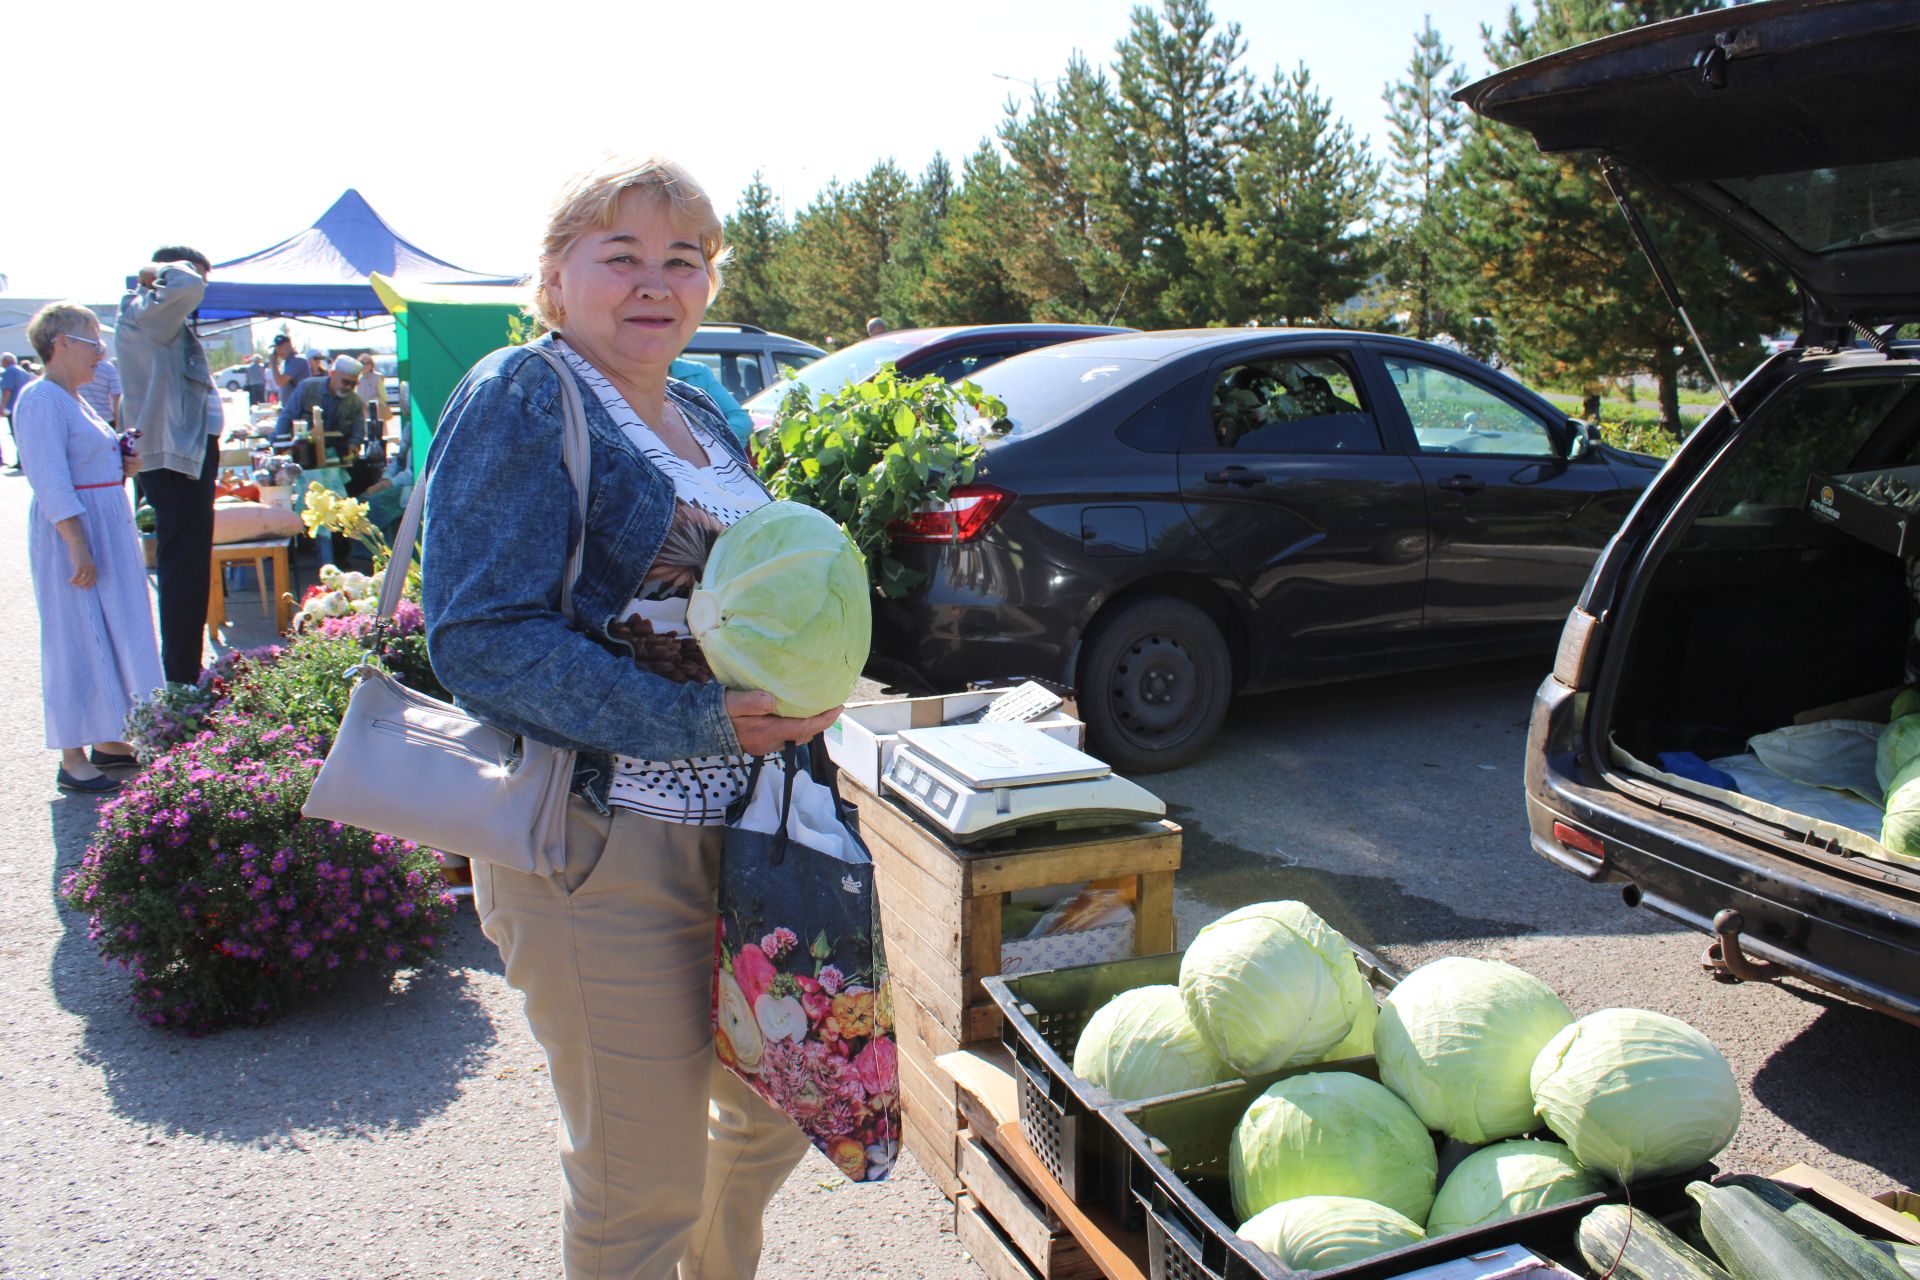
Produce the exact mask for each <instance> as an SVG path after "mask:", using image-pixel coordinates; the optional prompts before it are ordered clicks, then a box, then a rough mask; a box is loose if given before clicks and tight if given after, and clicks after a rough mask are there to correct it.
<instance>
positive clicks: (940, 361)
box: [913, 347, 1013, 382]
mask: <svg viewBox="0 0 1920 1280" xmlns="http://www.w3.org/2000/svg"><path fill="white" fill-rule="evenodd" d="M1012 354H1013V349H1012V348H1011V347H995V348H993V349H992V350H987V351H979V350H975V351H954V352H948V353H946V354H945V355H940V356H936V357H934V359H933V362H932V363H931V364H928V365H926V366H924V367H922V366H921V365H920V364H919V363H918V362H915V364H914V365H913V370H914V376H915V377H925V376H926V375H927V374H929V373H931V374H935V375H937V376H938V377H939V379H940V381H942V382H958V381H960V380H961V379H962V378H971V377H972V376H973V375H974V374H976V373H979V372H980V371H981V370H982V369H986V368H990V367H992V366H993V365H996V364H999V363H1000V362H1001V361H1002V360H1005V359H1006V358H1007V357H1008V356H1010V355H1012Z"/></svg>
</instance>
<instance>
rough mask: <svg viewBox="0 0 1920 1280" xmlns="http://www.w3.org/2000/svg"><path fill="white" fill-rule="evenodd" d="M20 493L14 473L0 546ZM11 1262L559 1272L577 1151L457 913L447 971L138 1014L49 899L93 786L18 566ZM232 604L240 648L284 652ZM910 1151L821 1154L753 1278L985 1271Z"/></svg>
mask: <svg viewBox="0 0 1920 1280" xmlns="http://www.w3.org/2000/svg"><path fill="white" fill-rule="evenodd" d="M28 500H29V491H28V488H27V482H26V481H25V480H24V479H23V478H21V477H19V476H10V475H0V545H4V546H9V547H15V548H22V547H24V546H25V545H26V516H27V504H28ZM0 595H4V597H5V598H8V599H11V600H14V601H15V602H16V604H15V607H14V608H12V609H8V610H6V611H4V612H0V652H6V653H12V654H14V655H16V658H15V660H14V661H13V662H11V663H9V664H6V665H5V666H0V707H4V708H5V712H4V717H3V719H4V722H5V723H7V724H10V725H12V726H13V732H12V733H10V734H9V735H7V737H6V738H5V739H4V740H0V1277H7V1278H9V1280H13V1278H15V1277H18V1278H20V1280H26V1278H27V1277H57V1278H59V1280H68V1278H76V1280H77V1278H80V1277H142V1278H143V1280H145V1278H152V1277H168V1278H172V1277H189V1276H191V1277H219V1278H220V1280H269V1278H273V1280H279V1278H282V1277H285V1278H287V1280H318V1278H320V1277H326V1278H328V1280H346V1278H348V1277H355V1278H358V1277H401V1276H406V1277H446V1278H448V1280H482V1278H484V1280H498V1278H505V1277H523V1276H524V1277H534V1276H557V1275H559V1273H560V1263H559V1208H558V1203H559V1202H558V1164H557V1160H556V1157H555V1154H554V1125H553V1111H552V1097H551V1094H550V1092H549V1090H548V1087H547V1081H546V1076H545V1064H544V1060H543V1058H542V1055H541V1053H540V1050H539V1047H538V1046H537V1045H536V1044H535V1043H534V1042H533V1039H532V1037H531V1036H530V1035H529V1034H528V1032H527V1029H526V1023H525V1020H524V1019H523V1018H522V1017H521V1014H520V1007H519V1003H520V1002H519V999H518V997H517V996H516V995H515V994H514V993H513V992H512V991H511V990H510V989H509V988H508V987H507V985H506V983H505V981H504V980H503V979H502V978H501V976H500V961H499V957H498V955H497V954H496V953H495V952H494V950H493V947H492V945H491V944H490V943H488V942H487V941H486V939H485V938H483V937H482V936H481V935H480V931H479V928H478V927H477V925H476V924H475V923H474V920H473V916H472V913H471V912H470V911H463V912H462V914H461V917H460V922H459V924H458V926H457V927H456V928H454V929H452V930H450V931H449V932H450V937H449V940H448V945H447V948H446V952H445V955H444V957H443V959H442V962H441V963H440V964H438V965H435V966H433V967H431V968H427V969H423V970H420V971H418V972H410V973H405V974H402V975H400V977H399V978H398V979H396V980H395V981H394V982H392V983H391V984H389V983H386V982H381V981H362V982H359V983H357V984H355V985H353V986H350V987H348V988H346V989H343V990H340V991H337V992H335V993H333V994H332V995H330V996H329V997H327V998H326V999H324V1000H322V1001H320V1002H319V1003H316V1004H313V1005H310V1006H308V1007H306V1008H304V1009H302V1010H300V1011H298V1012H296V1013H295V1014H294V1015H293V1016H291V1017H288V1018H286V1019H284V1020H282V1021H280V1022H278V1023H275V1024H273V1025H271V1026H268V1027H263V1028H259V1029H257V1030H244V1031H228V1032H223V1033H221V1034H219V1035H214V1036H208V1037H205V1038H202V1039H187V1038H183V1037H181V1036H177V1035H174V1034H171V1033H167V1032H161V1031H155V1030H152V1029H150V1028H148V1027H145V1026H143V1025H141V1024H139V1023H137V1022H135V1021H134V1019H133V1018H132V1017H131V1016H130V1015H129V1014H128V1012H127V1009H126V1004H125V1000H124V997H123V994H122V988H123V983H122V981H121V980H120V979H119V978H117V977H115V976H114V975H113V974H111V973H109V972H107V971H105V970H104V969H103V968H102V967H101V964H100V961H99V959H98V957H97V955H96V953H95V952H94V949H93V946H92V945H91V944H90V943H89V942H88V941H87V938H86V920H85V918H84V917H83V916H80V915H77V914H75V913H73V912H70V911H67V910H65V909H64V908H62V907H61V906H59V905H58V904H57V902H56V899H55V892H56V885H57V883H58V880H59V877H60V875H61V873H62V871H63V870H64V869H65V868H67V867H69V866H71V865H72V864H74V863H75V862H77V861H78V859H79V857H80V855H81V853H82V851H83V850H84V848H85V846H86V842H87V839H88V837H89V836H90V835H91V833H92V831H93V827H94V822H95V815H94V808H95V802H94V801H92V800H88V799H83V798H76V797H70V796H62V795H61V794H60V793H59V792H57V791H56V790H55V789H54V786H53V771H54V768H55V765H56V764H57V757H56V756H55V755H54V754H53V753H51V752H49V751H47V750H45V749H44V748H43V747H42V746H41V745H40V744H41V742H42V741H43V738H42V730H41V716H40V679H39V657H38V655H39V629H38V619H37V617H36V615H35V612H34V609H33V606H32V599H33V595H32V584H31V581H30V579H29V577H28V574H27V566H26V561H25V557H24V555H19V554H16V555H12V556H8V557H7V558H6V559H4V560H0ZM257 602H258V596H257V595H253V594H240V593H236V597H235V600H234V607H233V610H232V616H233V618H234V619H235V620H236V622H242V621H243V622H244V625H243V626H241V627H240V628H238V629H237V634H236V637H235V640H236V642H237V643H239V644H241V645H249V644H260V643H265V642H266V640H267V639H268V635H267V628H266V627H265V625H264V623H263V620H262V619H261V617H260V612H259V606H258V603H257ZM950 1214H951V1209H950V1207H949V1206H948V1205H947V1202H946V1201H945V1200H944V1199H942V1198H941V1196H940V1193H939V1192H938V1191H937V1190H935V1189H934V1187H933V1185H932V1184H931V1183H930V1182H928V1181H927V1179H926V1177H925V1175H923V1174H922V1173H921V1172H920V1170H919V1169H918V1168H917V1167H916V1166H914V1164H913V1162H912V1161H911V1159H907V1160H903V1161H902V1162H901V1165H900V1167H899V1168H898V1169H897V1170H896V1172H895V1174H894V1177H893V1178H892V1179H890V1180H889V1181H887V1182H885V1183H882V1184H879V1185H876V1186H855V1185H851V1184H848V1183H846V1182H845V1181H844V1180H842V1179H840V1178H839V1177H838V1176H837V1175H836V1174H835V1173H834V1171H833V1169H832V1167H831V1166H830V1165H829V1164H828V1163H827V1162H826V1161H825V1160H824V1159H822V1158H820V1157H818V1156H817V1155H810V1156H809V1157H808V1158H807V1159H806V1160H805V1161H804V1162H803V1163H802V1164H801V1165H800V1167H799V1168H798V1169H797V1170H795V1172H794V1174H793V1176H792V1177H791V1178H790V1179H789V1180H788V1182H787V1185H786V1186H785V1187H784V1188H783V1189H782V1191H781V1193H780V1195H779V1196H778V1198H776V1200H775V1201H774V1204H773V1207H772V1210H771V1211H770V1212H769V1214H768V1217H767V1239H768V1246H767V1251H766V1255H765V1260H764V1262H763V1264H762V1267H761V1274H762V1275H763V1276H766V1277H789V1276H924V1277H928V1278H929V1280H977V1277H978V1276H979V1274H980V1273H979V1270H978V1269H977V1268H976V1267H975V1266H974V1265H973V1263H972V1262H971V1261H970V1260H968V1258H967V1256H966V1254H965V1253H964V1252H963V1251H962V1250H961V1249H960V1247H959V1245H958V1244H957V1243H956V1242H955V1241H954V1237H953V1233H952V1230H951V1227H950V1225H949V1218H950Z"/></svg>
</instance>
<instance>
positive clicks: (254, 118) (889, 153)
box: [0, 0, 1531, 317]
mask: <svg viewBox="0 0 1920 1280" xmlns="http://www.w3.org/2000/svg"><path fill="white" fill-rule="evenodd" d="M1131 8H1132V5H1131V4H1130V3H1128V2H1127V0H968V2H967V3H965V4H952V3H948V4H942V5H920V4H904V3H899V2H898V0H895V2H894V3H880V2H877V0H841V2H840V3H835V4H820V3H814V2H812V0H781V2H780V3H774V2H772V0H731V3H728V4H725V5H722V6H721V7H720V8H718V9H707V8H705V7H704V6H692V5H665V4H660V3H657V0H627V2H626V3H573V2H571V0H550V3H547V4H543V5H529V4H518V5H512V4H505V3H498V2H497V0H467V2H463V3H461V4H458V5H454V4H448V3H438V4H427V3H415V2H413V0H385V2H384V3H380V4H374V5H365V4H351V5H346V6H340V7H338V8H334V7H332V6H326V5H315V6H304V7H303V6H295V5H286V6H275V7H269V6H258V5H253V6H249V5H234V4H219V5H215V4H185V3H174V2H170V0H145V2H143V3H138V4H132V3H126V2H125V0H95V2H94V3H90V4H86V5H61V4H54V3H49V2H48V0H23V2H22V3H19V4H15V5H10V6H9V14H8V18H7V21H6V23H5V25H4V27H0V67H3V68H4V70H0V89H3V90H4V92H5V96H6V100H7V102H8V103H9V105H10V107H11V112H10V114H11V116H12V118H13V121H14V125H15V128H14V139H15V140H14V142H13V145H12V146H11V148H10V149H9V157H10V158H9V159H8V161H7V163H6V167H5V169H4V183H3V184H0V275H5V276H6V277H8V280H9V290H10V292H12V293H13V294H15V295H22V296H38V297H58V296H65V297H74V298H78V299H80V300H82V301H87V302H104V301H108V300H111V299H117V298H118V296H119V294H120V291H121V287H122V281H124V279H125V277H126V276H127V275H128V274H130V273H131V272H132V271H134V270H135V269H136V268H137V267H138V266H139V265H140V264H141V263H143V262H144V261H146V258H147V255H148V254H149V253H150V252H151V251H152V249H153V248H154V247H155V246H157V245H159V244H162V243H167V242H184V243H187V244H191V245H194V246H196V247H198V248H200V249H201V250H202V251H203V252H205V253H206V254H207V255H208V256H209V257H211V258H212V259H213V260H214V261H215V262H216V263H218V262H220V261H222V260H225V259H229V258H236V257H240V256H243V255H245V254H248V253H252V252H254V251H256V250H259V249H263V248H266V247H267V246H269V245H271V244H273V243H275V242H277V241H279V240H281V239H284V238H285V237H287V236H289V235H292V234H294V233H295V232H296V231H299V230H301V229H303V228H305V227H307V226H309V225H310V224H311V223H312V222H313V221H314V219H316V218H317V217H319V215H320V214H321V212H322V211H324V210H325V209H326V208H327V206H328V205H330V204H331V203H332V202H333V201H334V200H335V199H336V198H337V197H338V196H339V194H340V193H341V192H342V191H343V190H345V189H346V188H348V187H355V188H358V189H359V191H360V193H361V194H362V195H364V196H365V197H366V198H367V199H368V201H370V202H371V203H372V205H373V207H374V208H375V209H376V210H378V211H379V212H380V213H381V214H382V215H383V216H384V217H385V218H386V219H387V221H388V222H389V223H390V224H391V225H392V226H393V227H394V229H395V230H397V231H398V232H399V233H400V234H401V235H403V236H406V237H407V238H409V239H411V240H413V241H414V242H415V243H417V244H419V245H420V246H421V247H422V248H424V249H426V250H427V251H428V252H430V253H433V254H435V255H437V256H439V257H441V258H444V259H446V260H448V261H450V262H454V263H457V264H458V265H460V266H463V267H467V268H470V269H473V270H477V271H485V272H493V273H501V274H506V273H514V272H523V271H526V270H527V269H529V268H530V266H531V265H532V260H533V256H534V253H535V251H536V248H537V243H538V240H539V235H540V230H541V226H542V222H543V219H544V216H545V213H546V210H547V206H548V203H549V202H550V200H551V198H552V195H553V193H554V192H555V191H556V190H557V189H558V187H559V185H560V183H561V182H562V181H563V180H564V179H565V178H566V177H567V176H568V175H569V174H571V173H573V172H576V171H578V170H580V169H582V168H584V167H586V166H587V165H589V164H592V163H594V162H596V161H598V160H599V159H601V158H602V157H604V156H606V155H608V154H611V153H645V152H649V151H656V152H660V153H663V154H666V155H670V156H673V157H675V158H677V159H679V160H680V161H681V162H682V163H684V164H686V165H687V166H688V167H689V168H690V169H691V170H692V171H693V172H694V174H695V175H696V176H697V177H698V178H699V179H700V180H701V182H702V183H703V184H704V185H705V186H706V188H707V190H708V192H709V194H710V195H711V196H712V197H713V199H714V201H715V203H716V204H717V205H718V206H719V207H720V209H721V211H722V213H725V212H727V211H729V210H731V208H732V207H733V205H734V203H735V202H736V200H737V199H738V196H739V194H740V192H741V190H742V189H743V188H744V187H745V186H746V185H747V183H748V181H749V180H750V179H751V177H752V175H753V173H754V172H755V170H761V171H763V172H764V173H765V175H766V179H767V182H768V184H769V186H770V187H771V188H772V189H773V191H774V192H775V193H776V195H778V196H780V197H781V198H782V199H783V201H784V203H785V205H786V208H787V209H788V211H789V213H791V212H792V211H793V210H796V209H798V208H800V207H803V206H804V205H805V204H806V203H807V201H808V200H810V199H811V198H812V197H813V195H814V194H815V193H816V192H817V191H818V190H819V189H820V188H822V187H823V186H825V184H826V183H827V182H829V181H830V180H832V179H834V178H840V179H844V180H852V179H856V178H858V177H860V176H861V175H862V174H864V173H865V172H866V171H867V170H868V169H869V168H871V167H872V165H873V164H874V163H875V162H876V161H878V160H881V159H884V158H888V157H891V158H892V159H893V160H894V161H895V162H896V163H898V164H899V165H900V166H901V167H902V168H903V169H905V170H907V171H908V172H909V173H912V174H918V173H919V172H920V171H921V170H922V169H923V168H924V167H925V165H926V163H927V161H928V160H929V159H930V158H931V157H932V155H933V154H934V152H935V151H936V150H937V151H940V152H943V153H944V154H945V155H946V156H947V158H948V159H949V160H950V161H951V162H952V163H953V165H954V168H955V170H956V172H957V171H958V169H959V167H960V162H961V160H962V159H963V158H964V157H965V156H966V155H967V154H968V153H969V152H971V151H972V150H973V149H974V148H975V147H976V146H977V145H978V144H979V142H980V141H981V139H982V138H985V137H987V136H989V135H990V134H992V133H993V131H994V130H995V128H996V127H997V125H998V124H999V122H1000V120H1001V119H1002V118H1003V116H1004V111H1005V107H1006V104H1007V101H1008V99H1009V97H1010V96H1012V97H1017V98H1020V99H1025V98H1027V97H1028V96H1030V95H1031V93H1032V91H1033V86H1034V85H1036V84H1037V85H1039V86H1042V87H1047V86H1049V85H1050V82H1051V80H1052V79H1053V78H1054V77H1056V76H1058V75H1060V74H1061V72H1062V71H1063V70H1064V68H1065V67H1066V65H1067V61H1068V59H1069V57H1070V56H1071V55H1072V53H1073V52H1074V51H1075V50H1076V49H1077V50H1080V51H1082V52H1084V53H1085V54H1086V55H1087V56H1088V57H1089V58H1090V59H1092V60H1094V61H1096V62H1098V63H1102V64H1106V63H1109V62H1110V61H1111V59H1112V52H1113V46H1114V44H1115V42H1117V41H1118V40H1120V39H1121V38H1122V37H1123V36H1124V35H1125V34H1126V31H1127V28H1128V20H1129V13H1130V11H1131ZM1530 8H1531V6H1530V5H1529V6H1528V9H1529V10H1530ZM1507 9H1508V0H1344V2H1343V3H1327V0H1212V11H1213V14H1214V17H1215V19H1216V21H1217V22H1218V23H1220V24H1221V25H1225V24H1227V23H1238V24H1239V25H1240V27H1241V30H1242V34H1243V36H1244V38H1245V40H1246V44H1247V54H1246V57H1245V59H1244V63H1243V65H1245V66H1246V67H1248V68H1249V69H1250V70H1251V71H1252V72H1253V73H1254V74H1255V76H1256V77H1257V78H1260V79H1262V80H1264V79H1267V78H1268V77H1270V76H1271V75H1272V73H1273V71H1274V70H1275V68H1276V67H1278V68H1285V69H1287V70H1291V69H1292V68H1293V66H1294V65H1295V64H1296V63H1298V62H1304V63H1305V64H1306V65H1307V67H1308V69H1309V70H1310V71H1311V72H1312V74H1313V77H1314V79H1315V81H1316V83H1317V84H1318V86H1319V88H1320V91H1321V92H1322V93H1324V94H1326V95H1327V96H1328V97H1329V98H1330V99H1331V100H1332V102H1333V105H1334V109H1335V112H1336V113H1337V114H1338V115H1340V116H1341V117H1343V118H1345V119H1346V120H1347V121H1348V123H1350V124H1351V125H1353V127H1354V129H1355V131H1356V132H1358V133H1360V134H1361V135H1363V136H1367V137H1370V138H1372V139H1373V141H1374V143H1375V149H1376V152H1382V151H1384V149H1385V133H1384V115H1385V107H1384V105H1383V103H1382V102H1381V97H1380V95H1381V91H1382V90H1383V88H1384V87H1385V86H1386V85H1387V83H1388V82H1390V81H1393V80H1396V79H1398V78H1399V76H1400V75H1401V74H1402V72H1403V71H1404V70H1405V68H1406V65H1407V62H1408V60H1409V58H1410V57H1411V54H1412V50H1413V38H1414V34H1415V32H1416V31H1417V30H1418V29H1419V28H1420V26H1421V24H1422V21H1423V18H1424V17H1425V16H1428V15H1430V16H1431V18H1432V21H1433V23H1434V26H1435V27H1436V28H1437V29H1438V30H1439V31H1440V33H1441V35H1442V36H1443V37H1444V38H1445V40H1446V41H1447V43H1448V44H1449V45H1451V46H1452V48H1453V51H1454V54H1455V56H1456V58H1458V59H1460V60H1461V61H1462V62H1463V63H1464V64H1465V65H1466V67H1467V69H1468V71H1469V73H1470V74H1471V75H1474V76H1478V75H1479V74H1482V73H1484V72H1485V71H1487V70H1489V69H1490V68H1488V67H1487V66H1486V65H1485V62H1484V60H1483V58H1482V56H1481V37H1480V26H1481V24H1483V23H1494V24H1498V23H1500V22H1503V21H1504V18H1505V14H1506V12H1507ZM724 309H725V295H724V294H723V295H722V298H721V301H720V302H719V303H717V304H716V310H715V312H714V314H715V316H716V317H719V316H723V314H724Z"/></svg>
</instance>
